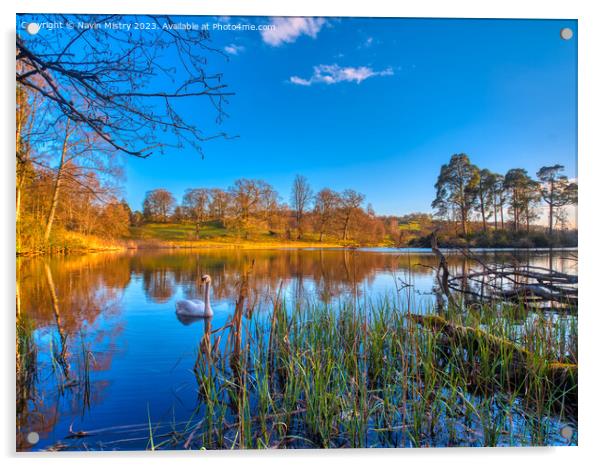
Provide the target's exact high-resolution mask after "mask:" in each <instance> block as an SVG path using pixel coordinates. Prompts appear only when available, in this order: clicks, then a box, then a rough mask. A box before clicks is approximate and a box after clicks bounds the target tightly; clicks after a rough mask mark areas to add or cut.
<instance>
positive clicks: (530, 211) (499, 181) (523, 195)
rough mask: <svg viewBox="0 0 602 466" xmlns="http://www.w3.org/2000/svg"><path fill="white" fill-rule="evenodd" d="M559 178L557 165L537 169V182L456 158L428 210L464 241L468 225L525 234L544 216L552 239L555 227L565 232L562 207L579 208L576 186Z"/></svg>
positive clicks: (560, 170) (446, 167)
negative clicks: (454, 228)
mask: <svg viewBox="0 0 602 466" xmlns="http://www.w3.org/2000/svg"><path fill="white" fill-rule="evenodd" d="M563 172H564V166H562V165H560V164H555V165H550V166H543V167H541V168H540V169H539V170H538V171H537V173H536V178H535V179H534V178H531V177H530V176H529V174H528V173H527V171H526V170H525V169H523V168H512V169H510V170H508V172H507V173H506V174H504V175H502V174H499V173H494V172H492V171H490V170H488V169H487V168H479V167H478V166H476V165H475V164H473V163H471V161H470V159H469V157H468V156H467V155H466V154H454V155H452V156H451V158H450V160H449V162H448V163H446V164H444V165H443V166H442V167H441V170H440V173H439V176H438V178H437V182H436V184H435V189H436V197H435V200H434V201H433V203H432V207H433V209H435V211H436V215H437V216H438V217H439V218H441V219H445V220H447V221H449V222H453V223H454V224H455V225H457V227H458V232H459V233H460V234H461V235H463V236H467V235H468V234H469V233H470V231H469V229H470V224H471V220H478V221H480V223H481V229H482V230H483V231H487V230H488V229H490V228H493V229H494V230H498V229H501V230H504V229H510V230H512V231H514V232H518V231H520V230H524V231H525V232H526V233H529V232H530V231H531V229H532V227H533V224H534V222H535V221H537V220H538V219H539V218H540V216H541V215H542V212H545V216H546V224H547V232H548V235H552V234H553V233H554V230H555V228H556V226H559V227H560V229H561V230H564V229H566V228H567V226H568V215H567V211H566V207H568V206H571V205H576V204H577V197H578V196H577V193H578V188H577V183H576V182H574V181H571V180H569V179H568V177H567V176H566V175H564V174H563ZM542 208H543V209H542Z"/></svg>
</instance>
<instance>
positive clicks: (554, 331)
mask: <svg viewBox="0 0 602 466" xmlns="http://www.w3.org/2000/svg"><path fill="white" fill-rule="evenodd" d="M517 314H522V315H523V317H524V320H523V323H522V324H520V325H519V324H517V321H516V315H517ZM446 318H447V319H449V320H445V322H446V323H447V324H446V325H450V326H462V328H469V330H470V331H468V333H467V335H468V339H466V338H464V339H460V338H455V337H453V336H450V335H449V334H446V333H445V332H443V331H440V330H437V329H434V328H429V326H427V325H424V324H421V323H420V322H419V321H418V320H417V319H415V318H414V316H413V315H412V314H411V313H410V312H409V311H407V310H402V309H400V308H399V306H398V304H396V300H395V299H393V298H387V297H385V298H382V299H378V300H374V301H365V302H363V303H358V302H356V301H355V300H352V299H349V300H344V301H342V302H339V303H338V304H336V305H326V304H322V303H316V302H311V301H305V300H304V301H303V302H295V303H286V302H284V303H281V304H277V305H275V306H274V309H273V311H272V312H269V313H261V312H257V311H256V312H255V315H253V316H252V318H250V319H244V320H241V319H237V316H236V315H235V316H234V317H233V319H232V322H233V324H232V325H229V326H226V328H225V329H224V330H222V331H220V330H219V329H218V330H217V331H213V333H211V331H209V332H208V333H207V334H206V335H205V337H204V338H203V340H202V341H201V342H200V343H199V350H198V357H197V363H196V364H195V368H194V372H195V374H196V378H197V382H198V397H199V398H198V399H199V404H198V406H199V421H198V422H197V423H195V424H194V427H191V428H190V429H188V430H186V431H185V432H183V433H182V437H183V438H186V444H185V446H186V448H201V447H202V448H209V449H213V448H220V449H221V448H268V447H279V448H291V447H293V448H303V447H313V448H315V447H318V448H329V447H374V446H379V447H400V446H453V445H465V446H496V445H550V444H562V443H563V442H564V441H563V439H562V438H561V437H560V434H559V430H560V428H561V427H562V425H564V424H565V423H572V422H574V420H575V418H576V387H575V386H572V385H571V384H576V380H573V379H570V378H569V379H567V380H569V382H566V380H565V379H563V380H564V381H565V383H563V384H561V385H560V384H559V383H558V381H557V380H556V377H555V376H554V375H550V374H555V372H551V368H552V366H553V365H554V364H556V365H558V364H561V365H562V364H564V365H565V366H567V367H568V366H570V363H574V362H576V356H577V351H576V348H577V328H576V322H573V321H571V320H570V319H568V318H564V317H558V318H550V316H549V315H544V314H532V313H529V312H527V311H524V310H521V309H519V310H517V309H515V308H510V307H509V306H505V305H495V306H493V305H488V306H487V307H485V308H481V309H472V310H468V311H457V312H455V313H454V312H447V315H446ZM236 322H238V324H236ZM453 328H456V327H453ZM472 329H476V330H477V331H474V332H473V331H472ZM224 332H227V333H228V335H227V336H226V337H225V339H222V336H223V333H224ZM490 337H494V338H493V339H492V338H490ZM500 342H501V343H500ZM513 348H516V349H518V350H519V351H520V354H521V355H523V356H521V357H522V358H523V359H520V361H519V360H518V359H517V357H516V354H515V352H514V350H513ZM234 350H235V351H234ZM519 363H520V364H519ZM554 367H556V366H554ZM570 367H572V366H570Z"/></svg>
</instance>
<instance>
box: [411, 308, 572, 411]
mask: <svg viewBox="0 0 602 466" xmlns="http://www.w3.org/2000/svg"><path fill="white" fill-rule="evenodd" d="M412 319H413V320H414V321H415V322H417V323H418V324H420V325H421V326H422V327H424V328H427V329H429V330H431V331H433V332H435V333H436V334H438V335H440V336H443V337H444V340H443V343H444V345H445V346H446V347H448V348H449V347H460V348H462V349H463V350H465V351H466V352H467V353H468V357H469V358H472V359H476V358H478V355H479V351H480V350H481V349H482V345H483V343H486V345H487V350H488V351H489V352H491V355H492V356H493V357H494V358H496V357H504V358H506V359H508V360H509V361H510V362H509V364H508V366H507V367H508V368H509V369H510V372H509V373H507V374H501V373H500V372H499V371H500V369H499V368H498V374H497V377H498V380H497V382H499V384H500V385H502V386H503V385H504V383H507V382H510V384H511V385H513V386H523V385H524V386H525V388H526V393H527V392H528V387H530V386H533V385H535V384H536V383H538V382H541V380H542V377H545V379H546V380H547V383H548V384H549V385H548V387H547V389H548V390H549V392H550V395H551V396H554V397H557V398H558V399H559V400H563V401H564V402H566V403H567V404H568V405H569V406H570V407H571V408H575V409H576V407H577V376H578V367H577V364H567V363H562V362H558V361H547V360H543V359H540V358H537V357H536V355H535V354H533V353H531V352H530V351H527V350H526V349H524V348H521V347H520V346H519V345H517V344H516V343H514V342H513V341H510V340H507V339H505V338H501V337H497V336H495V335H491V334H490V333H488V332H486V331H484V330H481V329H478V328H472V327H465V326H462V325H457V324H454V323H452V322H449V321H448V320H446V319H444V318H443V317H441V316H436V315H427V316H424V315H416V314H413V315H412Z"/></svg>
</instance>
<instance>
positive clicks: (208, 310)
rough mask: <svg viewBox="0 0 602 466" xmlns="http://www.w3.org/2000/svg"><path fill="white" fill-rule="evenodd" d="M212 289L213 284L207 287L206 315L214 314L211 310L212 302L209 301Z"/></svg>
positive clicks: (208, 284)
mask: <svg viewBox="0 0 602 466" xmlns="http://www.w3.org/2000/svg"><path fill="white" fill-rule="evenodd" d="M210 289H211V283H207V284H206V285H205V314H210V315H212V314H213V310H212V309H211V302H210V300H209V290H210Z"/></svg>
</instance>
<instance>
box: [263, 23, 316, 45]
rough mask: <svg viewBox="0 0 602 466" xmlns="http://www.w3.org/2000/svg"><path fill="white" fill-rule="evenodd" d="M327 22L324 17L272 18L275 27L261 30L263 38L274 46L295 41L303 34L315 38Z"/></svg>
mask: <svg viewBox="0 0 602 466" xmlns="http://www.w3.org/2000/svg"><path fill="white" fill-rule="evenodd" d="M325 23H326V20H324V19H323V18H272V20H271V21H270V24H272V25H273V26H274V28H272V29H270V30H264V31H261V38H262V39H263V41H264V42H265V43H266V44H269V45H271V46H273V47H278V46H279V45H282V44H283V43H292V42H295V41H296V40H297V37H299V36H302V35H307V36H309V37H311V38H313V39H315V38H316V36H317V35H318V32H320V29H322V26H324V24H325Z"/></svg>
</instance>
